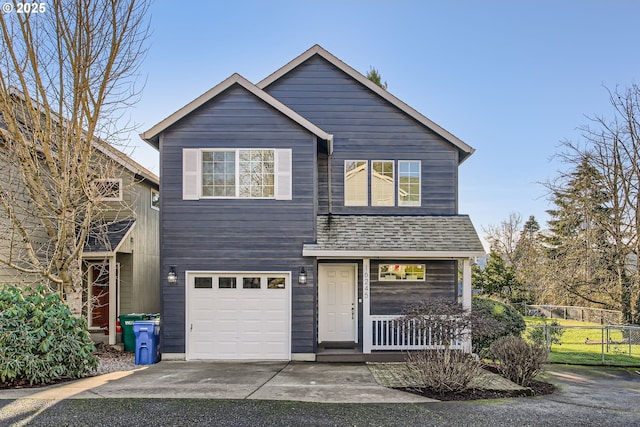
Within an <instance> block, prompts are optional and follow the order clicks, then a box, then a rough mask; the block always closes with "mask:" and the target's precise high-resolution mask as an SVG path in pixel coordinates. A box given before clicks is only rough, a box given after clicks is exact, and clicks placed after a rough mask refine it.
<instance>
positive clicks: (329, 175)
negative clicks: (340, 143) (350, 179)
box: [327, 135, 333, 222]
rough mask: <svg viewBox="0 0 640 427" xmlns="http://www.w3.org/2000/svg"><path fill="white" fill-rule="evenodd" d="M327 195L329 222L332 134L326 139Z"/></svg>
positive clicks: (331, 207)
mask: <svg viewBox="0 0 640 427" xmlns="http://www.w3.org/2000/svg"><path fill="white" fill-rule="evenodd" d="M327 154H328V157H327V187H328V188H327V196H328V197H329V222H331V215H332V214H333V197H332V196H331V187H332V185H331V159H332V156H333V135H329V139H328V140H327Z"/></svg>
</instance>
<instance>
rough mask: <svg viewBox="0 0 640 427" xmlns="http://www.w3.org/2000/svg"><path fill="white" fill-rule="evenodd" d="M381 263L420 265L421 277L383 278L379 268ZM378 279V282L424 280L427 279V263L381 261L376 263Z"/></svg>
mask: <svg viewBox="0 0 640 427" xmlns="http://www.w3.org/2000/svg"><path fill="white" fill-rule="evenodd" d="M383 265H398V266H409V265H415V266H422V279H397V278H396V279H383V278H382V274H381V270H382V266H383ZM378 281H379V282H426V281H427V265H426V263H406V262H404V263H403V262H401V261H398V262H381V263H379V264H378Z"/></svg>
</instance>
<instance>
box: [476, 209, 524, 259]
mask: <svg viewBox="0 0 640 427" xmlns="http://www.w3.org/2000/svg"><path fill="white" fill-rule="evenodd" d="M521 224H522V215H520V214H519V213H518V212H511V213H510V214H509V218H508V219H506V220H503V221H501V222H500V224H499V225H490V226H489V227H487V228H486V229H483V231H484V232H485V238H486V239H487V241H488V242H489V244H490V245H491V249H492V250H493V251H495V252H496V253H498V254H499V255H500V256H501V257H502V258H503V259H504V260H505V262H506V263H507V265H513V263H514V255H515V252H516V248H517V246H518V240H519V238H520V232H521V229H520V225H521Z"/></svg>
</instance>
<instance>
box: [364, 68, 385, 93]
mask: <svg viewBox="0 0 640 427" xmlns="http://www.w3.org/2000/svg"><path fill="white" fill-rule="evenodd" d="M367 78H368V79H369V80H371V81H372V82H374V83H375V84H377V85H378V86H380V87H381V88H382V89H384V90H387V82H383V81H382V76H381V75H380V73H379V72H378V70H376V69H375V68H373V67H371V68H370V69H369V71H368V72H367Z"/></svg>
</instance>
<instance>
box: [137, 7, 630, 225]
mask: <svg viewBox="0 0 640 427" xmlns="http://www.w3.org/2000/svg"><path fill="white" fill-rule="evenodd" d="M150 12H151V30H152V34H151V36H150V38H149V52H148V54H147V56H146V58H145V60H144V62H143V64H142V66H141V69H140V72H141V76H142V77H141V79H144V80H146V83H145V87H144V90H143V92H142V96H141V99H140V101H139V102H138V104H136V105H135V107H133V108H132V109H131V110H130V112H129V113H130V116H131V119H132V120H133V121H134V122H135V123H136V124H138V125H139V131H144V130H147V129H148V128H150V127H151V126H153V125H155V124H156V123H157V122H159V121H160V120H162V119H164V118H165V117H167V116H168V115H169V114H171V113H173V112H174V111H176V110H177V109H179V108H181V107H182V106H184V105H185V104H187V103H188V102H190V101H191V100H193V99H194V98H196V97H197V96H199V95H201V94H202V93H204V92H205V91H207V90H208V89H210V88H211V87H213V86H215V85H216V84H218V83H219V82H220V81H222V80H224V79H225V78H226V77H228V76H229V75H231V74H232V73H235V72H237V73H240V74H242V75H243V76H244V77H246V78H248V79H249V80H250V81H252V82H254V83H257V82H258V81H259V80H261V79H263V78H264V77H266V76H268V75H269V74H271V73H272V72H273V71H275V70H276V69H278V68H279V67H281V66H282V65H284V64H286V63H287V62H289V61H290V60H292V59H293V58H295V57H296V56H297V55H299V54H300V53H302V52H303V51H305V50H306V49H308V48H310V47H311V46H313V45H314V44H316V43H318V44H320V45H322V46H323V47H324V48H325V49H327V50H328V51H330V52H331V53H333V54H334V55H336V56H337V57H338V58H340V59H342V60H343V61H344V62H346V63H347V64H349V65H351V66H352V67H353V68H355V69H356V70H358V71H360V72H362V73H363V74H365V73H366V72H367V71H368V70H369V68H370V67H371V66H373V67H375V68H377V69H378V70H379V72H380V74H381V75H382V77H383V79H384V80H386V81H387V82H388V85H389V87H388V90H389V91H390V92H391V93H393V94H394V95H395V96H397V97H398V98H400V99H401V100H403V101H404V102H406V103H407V104H409V105H411V106H412V107H413V108H415V109H416V110H418V111H420V112H421V113H422V114H424V115H425V116H427V117H428V118H430V119H431V120H433V121H435V122H436V123H438V124H439V125H441V126H442V127H444V128H445V129H447V130H448V131H450V132H451V133H453V134H454V135H456V136H457V137H459V138H460V139H462V140H463V141H465V142H466V143H467V144H469V145H471V146H472V147H474V148H475V149H476V152H475V154H474V155H473V156H471V157H470V158H469V159H467V160H466V161H465V162H464V163H463V164H462V165H461V166H460V181H459V187H460V197H459V199H460V205H459V211H460V213H465V214H469V215H471V219H472V220H473V222H474V224H475V226H476V228H477V230H478V232H479V233H480V234H484V233H483V229H484V228H486V227H487V226H489V225H493V224H498V223H499V222H500V221H502V220H504V219H506V218H507V217H508V215H509V213H510V212H520V213H521V214H522V216H523V219H524V220H526V218H527V217H528V216H529V215H532V214H533V215H535V216H536V217H537V218H538V220H539V221H540V222H541V225H542V226H543V228H544V227H545V222H546V220H547V219H548V217H547V215H546V214H545V210H546V209H547V208H548V207H549V206H548V203H547V197H546V190H545V188H544V187H543V186H542V185H541V184H540V183H541V182H543V181H546V180H548V179H551V178H553V177H554V176H556V174H557V173H556V171H557V170H558V169H560V168H562V167H563V166H562V165H561V164H559V163H558V162H557V161H555V160H552V159H551V158H552V156H553V155H554V153H556V152H557V150H558V144H559V142H560V141H561V140H563V139H571V140H578V139H579V138H580V134H579V132H578V130H577V127H578V126H580V125H583V124H586V123H588V119H587V116H594V115H605V116H606V115H610V113H611V107H610V105H609V101H608V93H607V91H606V89H605V87H607V88H610V89H615V87H616V86H620V87H624V86H626V85H629V84H631V83H639V80H640V78H639V77H640V76H639V75H640V43H639V42H640V37H639V36H638V30H637V28H638V24H637V18H638V16H640V2H637V1H632V0H627V1H624V0H600V1H595V0H581V1H562V0H556V1H538V0H536V1H533V0H529V1H516V0H513V1H491V0H488V1H487V0H485V1H471V0H469V1H462V0H460V1H455V0H452V1H431V0H421V1H420V0H415V1H414V0H395V1H382V0H379V1H376V0H338V1H334V0H322V1H320V0H314V1H311V0H308V1H304V0H299V1H293V0H290V1H274V0H254V1H248V0H246V1H243V0H233V1H231V0H227V1H208V2H205V1H183V2H169V1H162V0H157V1H156V2H155V3H154V4H153V5H152V7H151V10H150ZM141 81H142V80H141ZM131 146H132V148H133V149H134V151H133V157H134V158H135V159H136V160H137V161H138V162H140V163H141V164H143V165H144V166H146V167H148V168H150V169H151V170H153V171H154V172H156V173H157V172H158V156H157V153H156V152H155V150H153V149H151V148H150V147H148V146H147V145H146V143H144V142H142V141H141V140H140V139H139V138H138V137H137V135H135V134H132V135H131Z"/></svg>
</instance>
